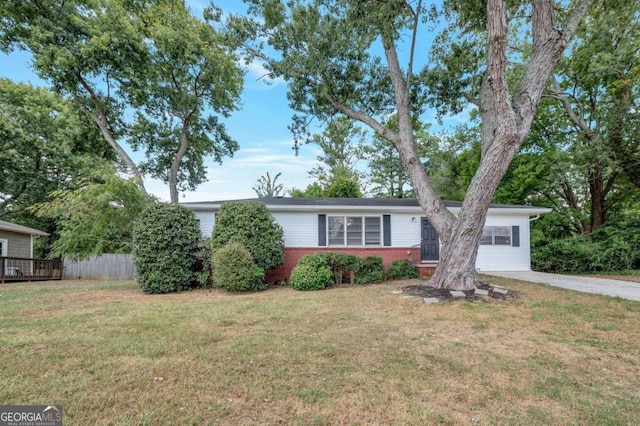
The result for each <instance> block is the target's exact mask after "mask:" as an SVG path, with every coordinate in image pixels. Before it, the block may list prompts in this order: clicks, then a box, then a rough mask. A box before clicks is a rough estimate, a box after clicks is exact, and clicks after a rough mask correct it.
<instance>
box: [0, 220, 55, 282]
mask: <svg viewBox="0 0 640 426" xmlns="http://www.w3.org/2000/svg"><path fill="white" fill-rule="evenodd" d="M47 235H49V234H48V233H46V232H44V231H40V230H38V229H34V228H29V227H26V226H22V225H16V224H14V223H10V222H5V221H2V220H0V282H5V281H23V280H32V279H45V280H46V279H60V278H61V277H62V261H60V260H43V259H33V241H34V239H36V238H38V237H45V236H47Z"/></svg>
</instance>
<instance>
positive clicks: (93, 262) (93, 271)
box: [63, 254, 136, 280]
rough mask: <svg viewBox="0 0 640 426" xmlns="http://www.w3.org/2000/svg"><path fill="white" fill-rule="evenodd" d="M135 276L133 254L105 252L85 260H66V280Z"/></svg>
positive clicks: (110, 278) (129, 277)
mask: <svg viewBox="0 0 640 426" xmlns="http://www.w3.org/2000/svg"><path fill="white" fill-rule="evenodd" d="M135 276H136V269H135V266H134V265H133V255H132V254H103V255H101V256H91V257H90V258H88V259H85V260H71V259H69V258H67V259H65V260H64V274H63V279H65V280H76V279H85V280H133V279H135Z"/></svg>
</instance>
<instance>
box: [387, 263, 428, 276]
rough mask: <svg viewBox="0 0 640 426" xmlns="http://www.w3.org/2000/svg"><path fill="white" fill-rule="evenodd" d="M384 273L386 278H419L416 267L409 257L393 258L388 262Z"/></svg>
mask: <svg viewBox="0 0 640 426" xmlns="http://www.w3.org/2000/svg"><path fill="white" fill-rule="evenodd" d="M385 275H386V278H387V279H388V280H405V279H411V278H420V273H419V272H418V267H417V266H416V265H414V264H413V263H411V261H409V259H400V260H394V261H393V262H391V263H390V264H389V267H388V268H387V271H386V273H385Z"/></svg>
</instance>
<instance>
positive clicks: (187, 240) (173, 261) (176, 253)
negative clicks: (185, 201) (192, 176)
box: [133, 203, 200, 294]
mask: <svg viewBox="0 0 640 426" xmlns="http://www.w3.org/2000/svg"><path fill="white" fill-rule="evenodd" d="M199 240H200V226H199V225H198V219H196V217H195V215H194V214H193V212H192V211H191V210H189V209H187V208H186V207H183V206H180V205H178V204H164V203H162V204H161V203H159V204H154V205H152V206H150V207H149V208H147V209H146V210H144V211H143V212H142V213H141V214H140V216H139V217H138V219H137V221H136V223H135V225H134V229H133V254H134V262H135V265H136V273H137V275H136V279H137V281H138V285H139V286H140V289H141V290H142V291H144V292H145V293H153V294H157V293H172V292H176V291H182V290H188V289H189V288H190V287H191V286H192V285H193V283H194V282H195V281H196V271H195V267H194V266H195V263H196V261H197V260H198V241H199Z"/></svg>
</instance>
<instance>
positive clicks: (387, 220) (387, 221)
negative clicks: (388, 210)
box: [382, 214, 391, 247]
mask: <svg viewBox="0 0 640 426" xmlns="http://www.w3.org/2000/svg"><path fill="white" fill-rule="evenodd" d="M382 230H383V235H382V245H383V246H385V247H389V246H391V215H388V214H385V215H382Z"/></svg>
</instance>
